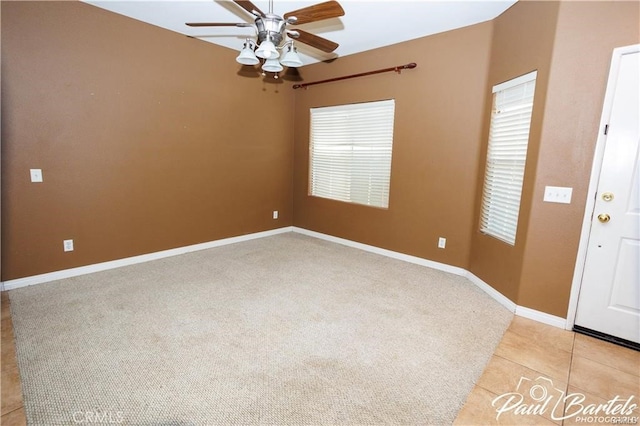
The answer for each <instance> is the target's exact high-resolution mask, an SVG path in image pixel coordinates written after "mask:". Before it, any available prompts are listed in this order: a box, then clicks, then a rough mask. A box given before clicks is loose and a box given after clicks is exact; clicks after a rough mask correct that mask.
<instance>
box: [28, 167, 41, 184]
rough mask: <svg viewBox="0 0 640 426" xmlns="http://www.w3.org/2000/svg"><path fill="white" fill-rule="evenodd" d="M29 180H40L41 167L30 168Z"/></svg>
mask: <svg viewBox="0 0 640 426" xmlns="http://www.w3.org/2000/svg"><path fill="white" fill-rule="evenodd" d="M29 172H30V173H31V182H42V169H30V170H29Z"/></svg>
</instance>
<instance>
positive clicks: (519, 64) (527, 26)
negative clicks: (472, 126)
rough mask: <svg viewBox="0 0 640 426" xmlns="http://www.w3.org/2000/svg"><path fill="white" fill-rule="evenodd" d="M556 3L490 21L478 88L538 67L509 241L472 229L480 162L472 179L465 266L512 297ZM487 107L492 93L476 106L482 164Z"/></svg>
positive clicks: (524, 7)
mask: <svg viewBox="0 0 640 426" xmlns="http://www.w3.org/2000/svg"><path fill="white" fill-rule="evenodd" d="M558 6H559V3H558V2H533V1H531V2H528V1H527V2H520V3H517V4H516V5H515V6H513V7H511V8H510V9H508V10H507V11H506V12H504V13H503V14H502V15H500V16H499V17H498V18H496V19H495V20H494V21H493V28H494V32H493V38H492V40H491V66H490V69H489V78H488V80H487V81H486V82H485V86H484V87H483V90H485V91H486V92H487V93H488V94H490V93H491V88H492V87H493V86H495V85H496V84H499V83H502V82H504V81H507V80H510V79H512V78H514V77H518V76H520V75H523V74H527V73H529V72H531V71H534V70H537V71H538V75H537V80H536V91H535V96H534V109H533V114H532V117H531V130H530V135H529V146H528V149H527V164H526V167H525V178H524V185H523V188H522V198H521V201H520V217H519V219H518V231H517V234H516V243H515V246H511V245H509V244H506V243H504V242H502V241H499V240H497V239H495V238H493V237H489V236H486V235H484V234H481V233H480V232H478V225H477V224H478V223H479V222H480V219H479V217H480V204H481V200H482V186H483V181H484V167H481V168H480V173H479V174H478V175H477V176H476V178H477V179H476V181H475V184H476V203H475V206H474V209H475V219H474V225H475V226H474V232H473V234H472V238H471V259H470V262H469V265H468V269H469V270H470V271H471V272H473V273H474V274H475V275H476V276H478V277H480V278H481V279H482V280H484V281H485V282H487V283H489V284H490V285H491V286H493V287H494V288H495V289H496V290H498V291H499V292H500V293H502V294H504V295H505V296H507V297H508V298H509V299H511V300H513V301H516V300H517V297H518V283H519V279H520V273H521V268H522V259H523V257H524V247H525V243H526V240H527V237H528V234H527V225H528V222H529V210H530V208H531V203H532V193H533V186H534V180H535V167H536V162H537V157H538V147H539V145H540V134H541V131H542V127H543V122H542V121H543V115H544V110H545V103H546V92H547V85H548V81H549V67H550V65H549V64H550V62H551V53H552V51H553V42H554V34H555V27H556V20H557V14H558ZM491 107H492V97H491V96H489V95H488V96H487V101H486V104H485V106H484V110H483V112H482V117H483V125H484V128H483V133H482V137H481V139H480V140H479V143H480V144H481V147H482V148H481V150H480V152H481V154H480V158H479V159H480V164H482V165H483V166H484V163H485V160H486V151H487V140H488V137H489V117H490V116H491Z"/></svg>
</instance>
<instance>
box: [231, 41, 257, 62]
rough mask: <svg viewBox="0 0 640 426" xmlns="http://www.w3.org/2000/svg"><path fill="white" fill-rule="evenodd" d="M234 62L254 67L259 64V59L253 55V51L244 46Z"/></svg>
mask: <svg viewBox="0 0 640 426" xmlns="http://www.w3.org/2000/svg"><path fill="white" fill-rule="evenodd" d="M236 62H238V63H240V64H242V65H256V64H258V63H259V62H260V59H258V58H257V57H256V55H255V54H254V53H253V49H251V47H249V46H248V45H246V44H245V46H244V48H242V50H241V51H240V54H239V55H238V57H237V58H236Z"/></svg>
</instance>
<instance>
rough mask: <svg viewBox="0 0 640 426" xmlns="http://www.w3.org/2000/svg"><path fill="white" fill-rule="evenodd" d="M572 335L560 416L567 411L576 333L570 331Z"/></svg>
mask: <svg viewBox="0 0 640 426" xmlns="http://www.w3.org/2000/svg"><path fill="white" fill-rule="evenodd" d="M572 333H573V337H572V339H571V357H570V358H569V371H568V372H567V387H566V389H565V390H564V397H565V400H564V401H563V403H562V417H564V415H565V414H566V411H567V400H566V396H567V395H569V386H570V385H569V382H570V381H571V369H572V368H573V355H574V351H575V348H576V333H575V331H572ZM562 426H564V419H562Z"/></svg>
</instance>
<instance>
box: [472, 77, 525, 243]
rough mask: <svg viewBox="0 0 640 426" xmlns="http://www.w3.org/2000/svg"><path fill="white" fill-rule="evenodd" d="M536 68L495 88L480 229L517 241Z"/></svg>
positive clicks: (501, 237) (503, 238)
mask: <svg viewBox="0 0 640 426" xmlns="http://www.w3.org/2000/svg"><path fill="white" fill-rule="evenodd" d="M536 75H537V72H536V71H534V72H532V73H529V74H526V75H523V76H521V77H518V78H515V79H513V80H509V81H507V82H504V83H502V84H499V85H497V86H495V87H494V88H493V108H492V111H491V128H490V131H489V146H488V151H487V164H486V169H485V177H484V189H483V192H482V213H481V215H480V231H481V232H483V233H485V234H488V235H491V236H493V237H496V238H498V239H500V240H502V241H504V242H507V243H509V244H511V245H515V242H516V230H517V228H518V215H519V212H520V196H521V194H522V183H523V180H524V167H525V162H526V158H527V145H528V142H529V127H530V125H531V112H532V110H533V94H534V91H535V86H536Z"/></svg>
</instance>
